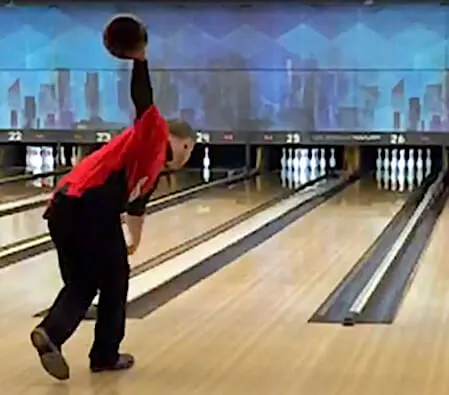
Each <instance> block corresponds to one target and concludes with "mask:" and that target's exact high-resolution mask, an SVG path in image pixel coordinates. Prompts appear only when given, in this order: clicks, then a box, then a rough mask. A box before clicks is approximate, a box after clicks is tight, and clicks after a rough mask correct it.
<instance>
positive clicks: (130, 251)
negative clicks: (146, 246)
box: [128, 244, 139, 255]
mask: <svg viewBox="0 0 449 395" xmlns="http://www.w3.org/2000/svg"><path fill="white" fill-rule="evenodd" d="M138 247H139V246H138V245H137V244H131V245H129V246H128V255H134V253H135V252H136V251H137V248H138Z"/></svg>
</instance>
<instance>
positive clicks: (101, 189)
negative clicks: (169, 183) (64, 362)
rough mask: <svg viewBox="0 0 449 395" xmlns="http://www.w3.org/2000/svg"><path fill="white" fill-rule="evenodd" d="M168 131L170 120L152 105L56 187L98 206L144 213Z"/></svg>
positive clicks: (163, 159) (160, 165) (164, 152)
mask: <svg viewBox="0 0 449 395" xmlns="http://www.w3.org/2000/svg"><path fill="white" fill-rule="evenodd" d="M168 135H169V132H168V126H167V123H166V121H165V120H164V118H163V117H162V115H161V114H160V112H159V110H158V108H157V107H156V106H155V105H153V106H151V107H150V108H149V109H148V110H147V111H146V112H145V113H144V115H143V116H142V117H141V118H140V119H139V120H137V121H136V122H135V123H134V125H133V126H131V127H129V128H127V129H126V130H125V131H123V132H122V133H121V134H120V135H118V136H117V137H115V138H114V139H112V140H111V141H110V142H109V143H108V144H106V145H105V146H103V147H102V148H100V149H99V150H98V151H95V152H94V153H93V154H91V155H89V156H87V157H86V158H84V159H83V160H82V161H81V162H80V163H79V164H78V165H77V166H76V167H75V168H74V169H73V170H72V171H71V172H70V173H69V174H67V175H66V176H65V177H63V178H62V179H61V181H60V182H59V184H58V186H57V189H56V190H57V191H60V192H62V193H64V194H65V195H67V196H72V197H78V198H81V197H83V198H86V200H87V201H89V200H90V201H92V202H95V203H97V204H98V209H99V210H103V209H105V210H112V211H113V212H120V213H121V212H124V211H127V212H128V213H129V214H131V215H142V214H143V213H144V211H145V206H146V203H147V202H148V199H149V197H150V194H151V192H152V191H153V190H154V187H155V184H156V181H157V180H158V176H159V173H160V172H161V170H162V169H163V168H164V166H165V162H166V156H167V149H168V148H169V144H168Z"/></svg>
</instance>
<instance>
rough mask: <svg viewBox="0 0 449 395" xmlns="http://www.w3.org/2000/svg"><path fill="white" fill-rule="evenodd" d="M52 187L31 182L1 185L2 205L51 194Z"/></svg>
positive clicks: (0, 198) (0, 200) (0, 196)
mask: <svg viewBox="0 0 449 395" xmlns="http://www.w3.org/2000/svg"><path fill="white" fill-rule="evenodd" d="M50 191H51V187H50V186H47V185H45V183H43V184H42V185H39V184H38V183H37V182H35V183H34V184H33V183H32V182H30V181H21V182H14V183H10V184H4V185H0V204H3V203H9V202H14V201H17V200H21V199H26V198H29V197H32V196H36V195H40V194H45V193H49V192H50Z"/></svg>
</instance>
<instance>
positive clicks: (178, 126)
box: [167, 119, 196, 140]
mask: <svg viewBox="0 0 449 395" xmlns="http://www.w3.org/2000/svg"><path fill="white" fill-rule="evenodd" d="M167 124H168V129H169V131H170V134H171V135H173V136H175V137H177V138H179V139H182V140H185V139H192V140H195V138H196V133H195V132H194V130H193V129H192V127H191V126H190V125H189V123H188V122H185V121H181V120H178V119H172V120H169V121H167Z"/></svg>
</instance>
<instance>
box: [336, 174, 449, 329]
mask: <svg viewBox="0 0 449 395" xmlns="http://www.w3.org/2000/svg"><path fill="white" fill-rule="evenodd" d="M445 174H446V172H445V171H442V172H441V173H440V174H439V176H438V177H437V179H436V180H435V181H434V183H433V184H432V185H431V186H430V187H429V189H428V190H427V192H426V194H425V195H424V198H423V199H422V201H421V202H420V204H419V205H418V207H417V208H416V210H415V211H414V213H413V215H412V216H411V218H410V219H409V221H408V222H407V225H406V226H405V227H404V229H403V230H402V232H401V233H400V234H399V237H398V238H397V239H396V241H395V242H394V244H393V245H392V246H391V248H390V250H389V251H388V253H387V255H386V256H385V257H384V259H383V260H382V261H381V263H380V264H379V266H378V267H377V269H376V271H375V272H374V273H373V275H372V276H371V278H370V279H369V281H368V282H367V283H366V285H365V287H364V288H363V289H362V291H361V292H360V293H359V295H358V296H357V298H356V299H355V300H354V302H353V303H352V305H351V307H350V308H349V311H348V315H347V317H346V318H345V319H344V321H343V323H344V324H345V325H352V324H353V323H354V322H356V321H357V317H358V316H359V315H360V314H362V312H363V310H364V309H365V306H366V305H367V303H368V302H369V300H370V299H371V297H372V296H373V294H374V292H375V291H376V289H377V287H378V286H379V284H380V283H381V282H382V280H383V278H384V276H385V275H386V273H387V272H388V270H389V269H390V267H391V265H392V264H393V262H394V261H395V259H396V257H397V255H398V254H399V252H400V251H401V248H402V246H403V245H404V243H405V242H406V240H407V238H408V237H409V235H410V233H411V232H412V231H413V229H414V227H415V225H416V224H417V223H418V221H419V220H420V218H421V215H422V213H423V212H424V211H425V210H426V208H427V207H428V205H429V204H430V203H431V202H432V200H433V199H434V197H435V196H436V195H437V194H438V193H439V191H441V189H442V188H443V179H444V177H445Z"/></svg>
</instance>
